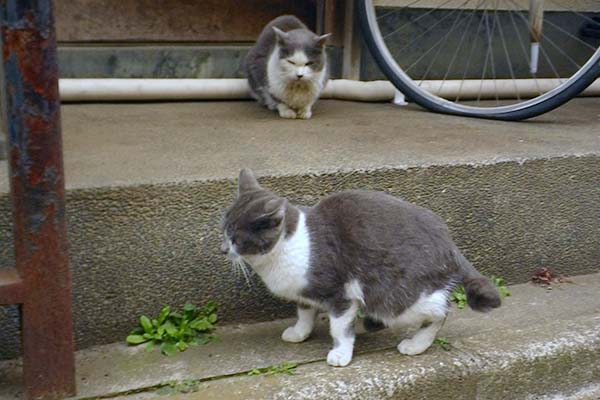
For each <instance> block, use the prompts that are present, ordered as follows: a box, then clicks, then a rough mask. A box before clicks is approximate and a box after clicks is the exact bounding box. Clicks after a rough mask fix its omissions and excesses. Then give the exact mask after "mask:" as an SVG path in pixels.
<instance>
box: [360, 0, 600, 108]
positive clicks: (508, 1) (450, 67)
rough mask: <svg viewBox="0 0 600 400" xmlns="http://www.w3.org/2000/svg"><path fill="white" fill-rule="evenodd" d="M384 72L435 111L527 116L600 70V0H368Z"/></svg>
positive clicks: (367, 35)
mask: <svg viewBox="0 0 600 400" xmlns="http://www.w3.org/2000/svg"><path fill="white" fill-rule="evenodd" d="M357 5H358V7H357V8H358V14H359V21H360V27H361V30H362V34H363V38H364V40H365V43H366V45H367V47H368V48H369V50H370V51H371V54H372V56H373V58H374V59H375V62H376V63H377V65H378V66H379V69H380V70H381V71H382V72H383V74H384V75H385V76H386V77H387V78H388V79H389V80H390V81H391V82H392V83H393V84H394V86H396V88H398V90H400V91H401V92H402V93H403V94H404V95H405V96H407V97H408V98H409V99H410V100H412V101H414V102H415V103H417V104H419V105H421V106H422V107H425V108H427V109H429V110H432V111H436V112H441V113H446V114H454V115H461V116H469V117H478V118H489V119H500V120H523V119H527V118H531V117H535V116H537V115H540V114H543V113H545V112H548V111H550V110H552V109H554V108H556V107H558V106H560V105H562V104H564V103H565V102H567V101H568V100H570V99H571V98H573V97H575V96H576V95H577V94H579V93H580V92H581V91H583V90H584V89H585V88H587V87H588V86H589V85H590V84H591V83H592V82H594V81H595V80H596V79H597V78H598V77H599V76H600V49H599V47H600V1H590V0H577V1H565V0H560V1H559V0H545V1H544V0H416V1H415V0H413V1H411V0H358V3H357Z"/></svg>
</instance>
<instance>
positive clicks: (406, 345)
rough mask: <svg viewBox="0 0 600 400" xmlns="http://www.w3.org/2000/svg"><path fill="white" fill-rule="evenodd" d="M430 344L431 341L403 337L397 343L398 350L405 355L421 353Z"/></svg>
mask: <svg viewBox="0 0 600 400" xmlns="http://www.w3.org/2000/svg"><path fill="white" fill-rule="evenodd" d="M429 346H431V343H427V342H423V341H419V340H415V339H414V338H413V339H404V340H403V341H401V342H400V344H399V345H398V351H399V352H400V353H401V354H404V355H407V356H414V355H417V354H421V353H422V352H424V351H425V350H427V349H428V348H429Z"/></svg>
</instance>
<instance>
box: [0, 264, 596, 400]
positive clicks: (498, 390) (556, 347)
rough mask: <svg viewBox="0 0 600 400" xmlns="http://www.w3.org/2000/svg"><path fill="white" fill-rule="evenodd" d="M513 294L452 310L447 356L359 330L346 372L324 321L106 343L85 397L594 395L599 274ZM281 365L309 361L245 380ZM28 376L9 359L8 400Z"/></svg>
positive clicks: (81, 371)
mask: <svg viewBox="0 0 600 400" xmlns="http://www.w3.org/2000/svg"><path fill="white" fill-rule="evenodd" d="M510 290H511V293H512V296H511V297H508V298H506V299H505V300H504V304H503V306H502V307H501V308H499V309H498V310H495V311H493V312H492V313H489V314H479V313H475V312H472V311H470V310H458V309H455V308H453V309H452V311H451V314H450V315H449V317H448V320H447V322H446V325H445V326H444V328H443V329H442V331H441V332H440V335H439V336H441V337H445V338H447V339H448V340H449V342H450V344H451V349H450V351H444V350H442V349H441V348H440V347H438V346H434V347H432V348H431V349H429V350H428V351H427V352H426V353H424V354H422V355H419V356H413V357H406V356H401V355H400V354H399V353H398V352H397V350H396V349H395V346H396V344H397V343H398V341H400V340H401V339H402V338H404V337H406V336H407V332H406V331H404V330H397V331H394V330H384V331H380V332H377V333H370V334H363V335H360V336H359V337H358V340H357V343H356V352H357V355H356V356H355V358H354V360H353V361H352V363H351V364H350V366H348V367H346V368H333V367H329V366H328V365H326V363H325V361H324V359H325V356H326V354H327V350H328V349H329V347H330V345H331V344H330V340H331V339H330V338H329V335H328V333H327V331H328V329H327V322H326V320H325V318H324V317H323V318H322V319H320V321H319V324H318V327H317V329H316V331H315V333H314V334H313V336H312V337H311V338H310V339H309V340H308V341H307V342H305V343H302V344H290V343H285V342H283V341H281V339H280V338H279V336H280V334H281V332H282V331H283V329H284V328H285V327H286V326H288V325H289V324H291V323H293V321H292V320H283V321H276V322H267V323H259V324H253V325H237V326H228V327H224V328H220V329H219V331H218V334H219V337H220V339H221V341H220V342H218V343H212V344H209V345H207V346H204V347H197V348H191V349H189V350H187V351H186V352H184V353H181V354H178V355H176V356H174V357H170V358H169V357H164V356H161V355H160V354H159V353H158V352H157V351H155V352H153V353H146V352H144V351H143V346H141V347H127V346H125V345H123V344H115V345H108V346H98V347H94V348H92V349H89V350H85V351H81V352H79V353H78V354H77V377H78V379H77V382H78V397H77V398H78V399H89V398H96V397H98V396H102V397H110V398H112V397H118V398H120V399H123V400H135V399H147V398H154V397H158V396H159V395H160V391H158V392H157V391H156V389H157V388H160V387H162V386H165V385H167V384H168V383H169V382H182V381H184V380H194V382H195V385H196V386H197V388H196V390H197V391H196V392H195V393H191V394H188V395H181V396H175V397H169V398H172V399H181V400H183V399H203V400H210V399H215V400H216V399H228V400H233V399H240V400H242V399H266V398H269V399H332V398H343V399H438V398H439V399H441V398H443V399H449V400H452V399H465V398H467V399H473V398H484V399H490V400H493V399H525V398H527V399H541V398H543V397H542V396H543V395H548V396H551V395H558V394H560V395H561V396H564V397H560V396H559V397H555V398H557V399H558V398H561V399H563V398H567V395H568V394H569V393H577V392H580V393H585V390H587V393H590V391H591V390H595V389H594V387H593V384H594V383H596V384H597V383H599V382H600V358H599V354H600V353H599V351H600V316H599V315H598V309H600V297H599V296H597V293H598V292H599V291H600V274H594V275H587V276H580V277H576V278H574V279H573V280H572V282H571V283H563V284H560V285H558V286H554V287H553V289H552V290H547V289H544V288H541V287H535V286H533V285H530V284H522V285H515V286H512V287H511V288H510ZM582 298H585V299H586V301H585V302H582V301H581V299H582ZM284 361H294V362H298V363H300V364H301V365H300V366H299V367H298V369H297V374H296V375H294V376H247V375H246V373H247V372H248V371H249V370H251V369H253V368H262V367H267V366H269V365H274V364H279V363H281V362H284ZM19 374H20V364H19V362H18V361H10V362H3V363H0V378H2V379H3V382H7V383H8V384H7V385H6V386H3V387H2V388H0V398H5V397H6V398H14V396H16V395H17V394H18V393H19V390H20V389H19V387H18V383H17V382H18V378H19ZM582 388H587V389H585V390H582ZM596 389H598V388H596ZM596 393H597V392H596ZM126 394H129V395H126ZM121 395H122V396H121ZM548 398H552V397H548ZM575 398H576V399H583V398H584V397H583V395H582V396H577V397H573V399H575ZM590 398H591V397H590Z"/></svg>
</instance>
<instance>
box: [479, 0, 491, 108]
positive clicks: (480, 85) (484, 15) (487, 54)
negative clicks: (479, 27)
mask: <svg viewBox="0 0 600 400" xmlns="http://www.w3.org/2000/svg"><path fill="white" fill-rule="evenodd" d="M487 18H488V16H487V8H486V9H485V10H483V19H484V21H485V37H486V38H487V39H488V40H487V43H488V47H487V50H486V52H485V61H484V62H483V71H482V73H481V80H480V82H479V93H477V104H479V102H480V101H481V91H482V89H483V80H484V79H485V73H486V71H487V65H488V60H489V57H490V41H489V35H490V34H489V31H488V29H489V25H488V21H487Z"/></svg>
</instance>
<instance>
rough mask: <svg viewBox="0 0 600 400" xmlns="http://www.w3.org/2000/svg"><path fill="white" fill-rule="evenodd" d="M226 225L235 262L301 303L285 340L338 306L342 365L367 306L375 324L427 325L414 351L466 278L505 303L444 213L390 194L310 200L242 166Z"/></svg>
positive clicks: (408, 348)
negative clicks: (267, 183) (291, 198)
mask: <svg viewBox="0 0 600 400" xmlns="http://www.w3.org/2000/svg"><path fill="white" fill-rule="evenodd" d="M223 232H224V241H223V245H222V248H221V250H222V252H223V253H224V254H227V255H228V257H229V258H230V259H231V260H232V262H233V263H234V264H236V265H238V266H239V267H241V268H246V265H249V266H250V267H252V269H253V270H254V271H255V272H256V273H257V274H258V275H259V276H260V277H261V278H262V280H263V281H264V283H265V284H266V286H267V287H268V288H269V290H270V291H271V292H273V293H274V294H275V295H276V296H279V297H281V298H284V299H287V300H291V301H294V302H296V303H297V304H298V321H297V322H296V324H295V325H294V326H291V327H289V328H287V329H286V330H285V331H284V332H283V335H282V339H283V340H285V341H288V342H302V341H304V340H305V339H306V338H308V336H309V335H310V333H311V331H312V329H313V325H314V321H315V317H316V315H317V312H318V311H319V310H323V311H326V312H327V313H328V314H329V322H330V332H331V336H332V337H333V349H332V350H331V351H329V354H328V355H327V362H328V363H329V364H331V365H333V366H345V365H348V363H350V361H351V359H352V352H353V347H354V331H353V322H354V319H355V317H356V315H357V312H358V310H359V309H362V310H363V311H364V314H365V315H366V319H365V327H366V328H369V327H370V328H382V327H384V326H396V325H409V326H415V327H416V328H418V330H417V331H416V333H415V334H414V335H413V337H412V338H410V339H404V340H403V341H401V342H400V344H399V345H398V351H400V353H402V354H408V355H413V354H419V353H422V352H424V351H425V350H427V348H428V347H429V346H431V344H432V343H433V341H434V339H435V336H436V334H437V332H438V330H439V329H440V328H441V327H442V325H443V323H444V320H445V318H446V315H447V313H448V297H449V294H450V291H451V290H452V289H453V288H454V287H455V286H456V285H457V284H460V283H462V284H463V285H464V288H465V292H466V295H467V302H468V304H469V306H471V308H473V309H474V310H477V311H488V310H490V309H492V308H496V307H499V306H500V296H499V295H498V291H497V290H496V288H495V287H494V285H493V284H492V283H491V282H490V281H489V280H488V279H487V278H485V277H483V276H482V275H481V274H480V273H479V272H477V270H475V268H474V267H473V265H472V264H471V263H470V262H469V261H468V260H467V259H466V258H465V257H464V256H463V255H462V254H461V252H460V251H459V249H458V248H457V247H456V245H455V244H454V242H453V241H452V239H451V238H450V233H449V232H448V228H447V227H446V224H445V223H444V221H442V219H441V218H440V217H438V216H437V215H435V214H434V213H433V212H432V211H430V210H427V209H425V208H422V207H419V206H416V205H414V204H411V203H408V202H405V201H403V200H400V199H398V198H396V197H393V196H390V195H388V194H385V193H381V192H372V191H359V190H350V191H343V192H340V193H336V194H333V195H331V196H328V197H326V198H324V199H323V200H321V201H320V202H319V203H318V204H317V205H315V206H314V207H301V206H295V205H292V204H290V203H288V201H287V200H286V199H284V198H281V197H279V196H277V195H275V194H273V193H271V192H269V191H268V190H265V189H263V188H262V187H261V186H260V185H259V183H258V182H257V180H256V179H255V177H254V175H253V174H252V172H251V171H249V170H242V171H241V173H240V177H239V181H238V193H237V197H236V199H235V200H234V202H233V204H232V205H231V206H230V207H229V209H228V210H227V211H226V213H225V216H224V219H223Z"/></svg>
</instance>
